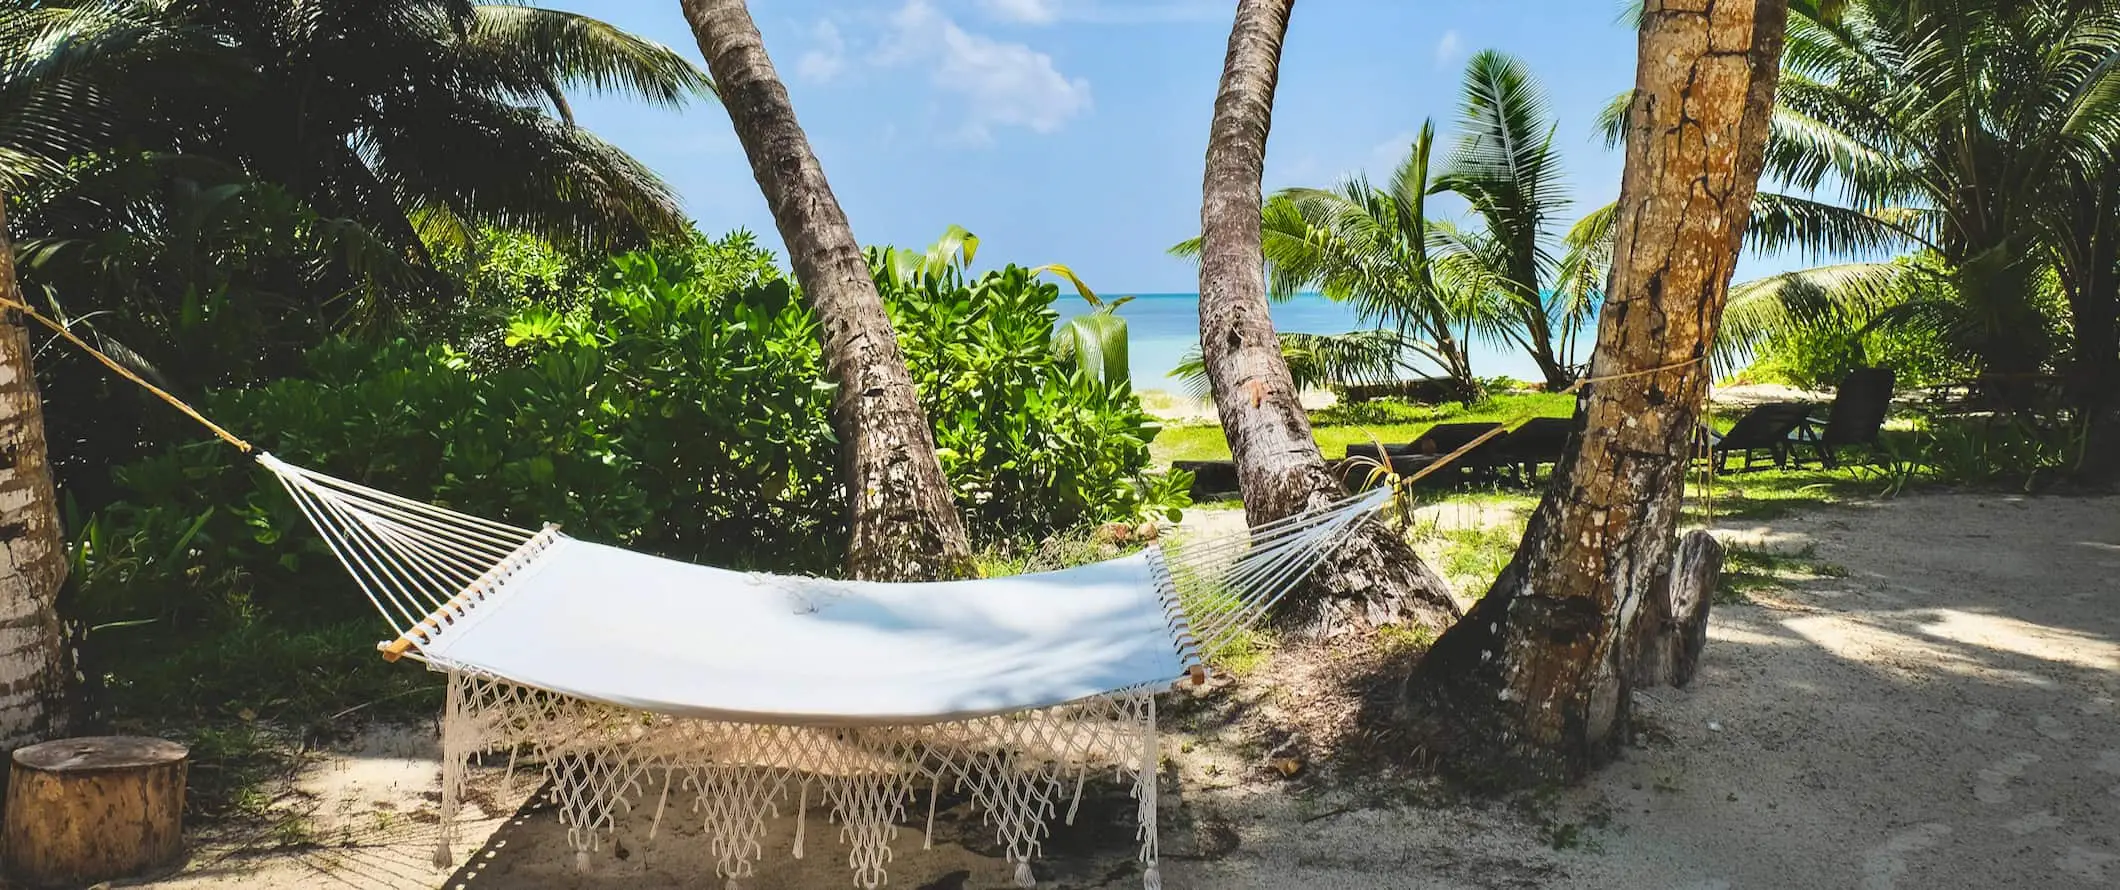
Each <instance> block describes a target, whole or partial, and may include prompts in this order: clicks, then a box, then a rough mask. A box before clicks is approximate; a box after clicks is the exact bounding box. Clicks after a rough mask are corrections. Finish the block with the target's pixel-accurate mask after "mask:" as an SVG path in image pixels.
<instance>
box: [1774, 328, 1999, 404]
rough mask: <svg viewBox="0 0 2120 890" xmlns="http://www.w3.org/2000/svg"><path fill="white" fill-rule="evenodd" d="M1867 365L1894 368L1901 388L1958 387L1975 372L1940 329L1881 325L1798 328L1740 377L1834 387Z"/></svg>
mask: <svg viewBox="0 0 2120 890" xmlns="http://www.w3.org/2000/svg"><path fill="white" fill-rule="evenodd" d="M1862 367H1879V368H1890V369H1892V371H1893V373H1894V374H1895V375H1896V377H1897V384H1898V385H1899V386H1900V387H1915V386H1932V385H1936V384H1942V383H1956V382H1960V381H1964V380H1967V379H1970V378H1971V377H1972V376H1973V374H1974V372H1973V369H1972V368H1971V367H1970V366H1968V365H1966V364H1965V363H1963V362H1960V361H1957V360H1955V359H1953V358H1952V357H1951V354H1950V351H1949V349H1948V348H1947V347H1946V345H1945V344H1944V343H1943V342H1942V339H1941V338H1940V337H1939V336H1938V335H1937V334H1936V333H1935V332H1934V331H1930V330H1925V329H1917V328H1908V327H1880V328H1877V329H1873V330H1870V331H1867V332H1858V331H1854V330H1849V329H1845V328H1842V329H1834V328H1822V327H1820V328H1798V329H1795V330H1792V331H1789V332H1786V333H1783V334H1780V335H1778V336H1776V337H1774V338H1773V339H1771V340H1769V341H1768V342H1767V344H1766V346H1765V347H1764V348H1763V349H1761V351H1760V353H1759V356H1758V357H1757V359H1756V360H1755V361H1753V363H1752V366H1751V367H1749V368H1746V369H1745V370H1744V372H1743V373H1741V374H1740V375H1739V377H1740V378H1741V379H1743V380H1745V381H1747V382H1759V383H1785V384H1788V385H1790V386H1795V387H1801V388H1803V389H1828V388H1831V387H1835V386H1839V385H1840V381H1841V379H1842V378H1844V377H1846V376H1847V375H1848V373H1849V372H1850V371H1853V370H1855V369H1857V368H1862Z"/></svg>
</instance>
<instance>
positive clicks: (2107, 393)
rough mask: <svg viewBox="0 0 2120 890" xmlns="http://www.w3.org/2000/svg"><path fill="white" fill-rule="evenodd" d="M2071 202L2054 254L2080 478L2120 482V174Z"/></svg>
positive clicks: (2108, 175)
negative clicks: (2070, 351) (2079, 427)
mask: <svg viewBox="0 0 2120 890" xmlns="http://www.w3.org/2000/svg"><path fill="white" fill-rule="evenodd" d="M2072 197H2073V199H2074V200H2071V201H2069V202H2067V204H2066V205H2065V207H2066V209H2067V210H2068V211H2069V212H2068V214H2067V215H2065V216H2063V217H2062V221H2063V225H2062V226H2060V231H2061V232H2062V233H2063V237H2062V239H2061V241H2060V244H2059V245H2058V246H2059V248H2060V249H2059V250H2057V251H2056V255H2057V256H2058V257H2059V259H2060V262H2059V263H2058V266H2059V269H2060V273H2061V285H2062V290H2063V291H2064V292H2066V293H2067V294H2068V303H2069V321H2070V325H2071V327H2073V328H2074V333H2075V339H2076V343H2075V351H2074V355H2073V356H2071V361H2070V362H2069V368H2068V373H2067V375H2066V379H2065V383H2066V386H2067V396H2068V399H2069V405H2070V407H2072V408H2073V409H2075V412H2076V414H2077V416H2078V417H2080V418H2081V419H2082V422H2083V424H2084V440H2083V442H2082V443H2081V444H2082V446H2083V453H2082V460H2081V462H2080V463H2079V465H2078V466H2077V467H2076V471H2075V476H2076V479H2077V481H2079V482H2082V483H2085V484H2088V485H2091V486H2094V487H2098V486H2110V485H2112V484H2113V483H2114V482H2115V481H2120V173H2115V172H2112V171H2106V172H2104V173H2103V175H2101V176H2099V177H2097V178H2095V179H2093V180H2091V181H2089V182H2085V183H2082V184H2080V185H2079V186H2078V188H2077V190H2076V191H2075V193H2074V195H2073V196H2072Z"/></svg>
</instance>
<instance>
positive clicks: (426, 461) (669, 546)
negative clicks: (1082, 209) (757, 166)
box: [69, 234, 1186, 685]
mask: <svg viewBox="0 0 2120 890" xmlns="http://www.w3.org/2000/svg"><path fill="white" fill-rule="evenodd" d="M887 293H888V295H889V297H890V303H891V310H892V313H893V317H894V321H895V323H896V326H897V330H898V333H899V337H900V340H901V342H903V343H904V344H905V351H906V354H907V356H908V361H909V364H910V365H911V367H912V369H913V372H914V375H915V379H916V381H917V382H918V384H919V387H920V390H921V398H922V401H923V404H924V406H925V407H926V409H927V410H928V412H929V414H930V416H931V417H932V418H933V419H934V421H935V425H936V437H937V440H938V442H939V443H940V446H941V448H942V449H943V460H944V464H945V469H946V470H947V471H948V473H949V477H950V481H951V483H952V485H953V486H954V487H955V489H956V492H955V493H956V495H957V499H958V503H959V505H960V506H961V507H962V509H963V510H964V511H965V513H966V515H967V518H968V519H969V520H970V524H971V527H972V528H973V529H974V533H975V535H977V536H978V537H979V538H980V539H981V543H983V544H986V545H987V546H989V547H992V546H996V545H997V544H1005V543H1006V542H1010V541H1020V540H1035V539H1038V538H1042V537H1045V536H1046V535H1047V534H1049V533H1051V532H1052V531H1054V530H1057V529H1062V528H1066V527H1070V526H1079V525H1085V524H1089V523H1095V522H1100V521H1105V520H1112V519H1133V518H1135V517H1136V516H1138V515H1140V514H1141V513H1143V512H1145V511H1157V512H1165V511H1171V510H1174V509H1175V508H1177V507H1179V506H1182V505H1183V504H1184V503H1185V502H1186V501H1185V493H1184V492H1185V484H1184V480H1183V479H1182V478H1175V479H1174V478H1170V477H1150V476H1147V475H1145V474H1144V473H1143V469H1144V468H1145V467H1146V465H1147V463H1148V442H1149V440H1150V439H1151V438H1153V437H1154V435H1155V432H1156V430H1157V427H1156V426H1155V424H1154V423H1153V422H1152V421H1151V420H1150V419H1149V417H1148V416H1147V415H1146V414H1144V413H1143V412H1142V411H1141V408H1140V405H1139V402H1138V401H1137V400H1136V399H1135V398H1134V395H1133V393H1132V391H1131V389H1130V388H1128V386H1127V384H1126V383H1124V382H1123V381H1119V382H1114V383H1110V384H1106V383H1101V382H1098V381H1095V380H1093V379H1091V378H1090V377H1088V376H1087V375H1084V374H1081V373H1078V372H1077V371H1076V370H1075V369H1074V368H1072V367H1071V366H1068V365H1066V364H1064V363H1062V362H1060V361H1058V360H1056V359H1055V358H1054V357H1053V356H1052V354H1051V351H1050V347H1049V343H1050V341H1051V338H1052V327H1053V320H1054V318H1055V315H1056V313H1055V312H1054V311H1053V310H1052V308H1051V305H1050V304H1051V302H1052V300H1053V298H1054V297H1055V296H1056V289H1055V288H1053V287H1052V286H1050V285H1043V284H1039V283H1038V282H1036V281H1035V280H1034V279H1033V278H1032V276H1031V275H1030V274H1029V273H1028V272H1027V271H1025V270H1023V269H1019V268H1016V267H1009V268H1007V269H1004V270H1001V271H998V272H993V273H989V274H987V275H985V276H982V277H980V278H978V279H977V280H975V281H972V282H970V283H968V284H962V283H958V282H956V281H955V280H954V279H951V280H948V281H933V282H929V283H927V284H925V285H923V286H921V287H920V288H917V289H914V290H907V289H904V288H897V287H891V288H887ZM566 305H567V306H568V308H565V309H555V308H547V307H544V306H530V307H529V308H526V309H523V310H522V311H520V312H519V313H518V314H517V315H516V316H515V317H514V318H513V319H512V320H510V321H509V322H508V323H507V324H506V326H505V329H504V330H503V331H499V332H494V333H488V334H482V335H481V336H482V337H484V338H486V339H487V340H497V341H498V343H499V346H498V347H497V348H494V349H491V350H485V351H482V354H480V355H478V356H477V357H475V358H474V357H473V356H472V355H470V354H469V353H467V352H466V351H464V350H462V349H460V348H458V347H455V346H450V345H425V346H422V345H414V344H410V343H405V342H382V343H365V342H354V341H334V342H331V343H329V344H327V345H325V346H323V347H320V348H318V349H315V350H312V351H311V353H310V354H309V356H308V361H309V369H308V372H307V373H306V374H305V375H303V376H301V377H298V378H287V379H281V380H277V381H274V382H272V383H270V384H267V385H264V386H260V387H254V388H248V389H235V390H226V391H213V392H209V393H208V394H206V396H205V397H204V399H203V400H202V402H203V403H202V407H203V408H204V409H205V410H206V413H208V414H209V415H211V416H215V417H217V418H220V419H221V420H223V421H224V422H226V423H229V424H230V425H231V426H233V427H235V428H236V429H238V430H240V431H242V432H243V433H244V434H245V435H246V436H248V437H249V438H251V439H252V441H254V442H256V443H257V444H259V445H260V446H262V447H264V448H266V449H268V450H271V451H273V452H275V453H277V454H279V455H281V456H282V457H284V458H286V459H288V460H290V461H293V462H297V463H300V464H303V465H305V466H310V467H313V468H316V469H318V470H320V471H323V472H326V473H329V474H332V475H335V476H340V477H343V478H346V479H350V480H354V481H357V482H360V483H362V484H366V485H371V486H375V487H378V488H382V489H385V490H389V491H392V492H396V493H399V494H403V495H406V496H408V497H413V498H416V499H419V500H423V501H432V502H434V503H438V504H441V505H444V506H447V507H450V508H453V509H457V510H461V511H464V512H467V513H473V514H477V515H481V516H487V517H491V518H494V519H499V520H502V521H507V522H511V523H514V524H517V525H522V526H527V527H535V526H536V525H537V524H538V523H540V522H543V521H546V520H554V521H562V522H564V523H565V524H566V526H567V529H568V531H569V532H570V533H572V534H574V535H577V536H579V537H583V538H588V539H593V540H599V541H605V542H610V543H614V544H619V545H622V546H627V547H631V548H635V549H639V550H644V551H648V552H652V553H658V554H662V555H666V556H670V557H673V558H678V559H685V560H692V561H698V562H705V563H711V564H715V565H724V566H732V567H739V568H751V569H762V570H775V571H804V572H830V571H832V570H833V569H834V568H836V567H837V565H838V564H839V561H840V559H841V555H842V553H843V550H844V545H845V541H846V529H845V521H844V518H843V517H844V512H845V499H844V495H843V492H842V490H841V489H842V483H841V479H840V473H839V455H838V446H837V444H836V442H835V440H834V436H833V434H832V429H831V425H830V422H829V411H830V405H831V399H832V395H833V388H832V386H831V385H830V384H828V383H826V382H825V381H824V378H823V373H822V366H821V351H820V349H819V348H818V345H817V333H816V323H815V321H814V319H813V318H812V316H811V314H810V313H809V311H808V310H807V309H806V308H805V307H804V306H803V305H802V303H801V301H800V300H799V299H798V298H797V295H796V293H795V292H794V289H793V288H792V287H791V286H790V284H789V283H788V282H787V281H786V280H785V279H783V278H782V276H781V274H780V273H779V272H778V271H777V269H776V268H775V266H774V265H773V263H772V259H771V257H770V255H768V254H766V253H765V252H763V251H761V250H759V249H758V248H757V247H756V246H755V244H753V242H752V241H751V239H750V238H749V236H747V235H741V234H739V235H736V236H731V237H730V238H728V239H724V240H722V241H720V242H713V243H707V242H700V243H698V244H695V245H693V246H692V247H691V248H690V249H683V250H661V251H654V252H642V253H633V254H628V255H625V256H621V257H618V258H616V259H614V260H613V261H612V262H611V263H610V264H609V267H608V268H607V269H606V270H605V271H604V272H603V273H602V276H601V280H600V281H599V283H598V285H597V286H596V287H594V288H592V289H590V290H588V291H587V292H585V293H583V294H581V295H580V298H579V299H577V300H574V301H571V302H569V303H567V304H566ZM112 475H113V478H114V481H115V483H116V485H117V486H118V487H119V489H120V490H121V491H122V492H123V493H124V495H123V497H122V498H121V499H119V500H118V501H116V502H114V503H110V504H108V505H106V506H104V507H102V508H101V509H99V510H97V511H96V512H95V513H94V514H93V515H92V516H86V517H75V520H76V521H75V522H73V523H71V524H70V527H74V528H78V529H81V531H80V533H79V534H77V536H76V540H75V542H74V558H75V584H74V587H73V589H72V591H71V592H70V594H69V595H70V597H71V601H70V607H69V608H70V611H71V612H72V614H73V616H74V617H75V618H77V619H78V620H80V621H82V622H83V623H85V624H88V625H91V626H97V627H102V628H103V629H102V630H97V631H94V632H92V634H91V643H92V648H99V647H102V646H104V645H105V644H109V645H115V644H117V643H119V642H127V641H131V642H139V641H146V640H166V639H172V638H175V637H190V638H204V637H206V636H210V635H213V634H217V633H222V632H227V631H230V630H233V629H242V628H252V627H262V626H273V627H279V628H285V629H290V630H294V631H308V630H312V629H317V628H324V627H335V626H339V625H340V624H342V623H344V622H347V621H353V620H358V619H360V618H361V617H363V616H364V615H365V614H366V612H367V608H368V606H367V604H366V602H365V600H364V599H363V598H362V597H361V596H359V595H358V594H357V593H356V592H354V590H353V588H352V585H351V583H350V582H349V581H348V580H347V579H346V578H345V576H344V573H343V572H342V571H341V570H340V568H339V566H338V565H337V564H336V562H335V559H334V558H333V557H332V556H331V555H330V553H329V551H328V550H326V549H325V547H324V546H323V544H322V543H321V541H319V540H318V539H317V537H316V536H315V535H314V533H312V532H311V531H310V530H309V529H308V528H307V527H306V524H305V523H303V522H302V520H301V517H300V516H299V514H298V512H297V511H296V509H295V507H294V505H293V503H292V502H291V501H290V500H289V499H288V498H287V497H286V496H285V494H284V493H283V492H282V491H280V490H279V487H278V486H277V485H276V484H275V483H274V482H273V481H272V480H271V477H270V476H269V475H267V474H266V473H264V472H263V471H261V470H257V469H255V468H253V467H250V466H249V465H248V463H247V462H246V461H244V460H243V459H242V458H240V457H239V456H237V455H234V454H233V453H232V452H230V451H229V450H228V449H226V448H225V447H221V446H219V445H218V444H212V445H208V444H193V445H186V446H181V447H175V448H170V449H167V450H166V451H164V452H163V453H161V454H157V455H155V456H153V457H150V458H147V459H144V460H140V461H136V462H134V463H131V464H128V465H125V466H122V467H119V468H117V469H116V470H114V471H113V474H112ZM140 622H146V623H144V624H143V623H140ZM128 644H130V643H128ZM147 648H154V647H153V646H148V647H147ZM134 685H137V684H134Z"/></svg>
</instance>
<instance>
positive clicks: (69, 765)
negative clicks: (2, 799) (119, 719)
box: [4, 736, 190, 887]
mask: <svg viewBox="0 0 2120 890" xmlns="http://www.w3.org/2000/svg"><path fill="white" fill-rule="evenodd" d="M189 754H190V752H189V751H186V750H185V748H184V746H183V745H179V744H177V743H175V742H168V741H163V740H161V739H148V738H134V737H130V736H99V737H92V738H79V739H60V740H58V741H55V742H45V743H43V744H41V745H31V746H29V747H26V748H20V749H17V750H16V751H15V756H14V763H13V766H12V768H11V769H10V771H9V773H8V783H7V814H6V827H5V842H6V850H5V854H4V858H5V864H6V866H7V874H8V876H9V877H10V878H12V879H13V880H15V881H16V882H18V883H20V884H25V885H28V886H32V887H82V886H86V885H89V884H94V883H96V882H99V881H108V880H112V879H115V878H124V877H130V876H133V875H138V874H141V873H142V872H145V871H148V870H149V869H154V868H157V867H159V866H166V865H171V864H173V863H175V862H176V861H177V859H178V858H179V857H180V856H182V855H183V853H184V779H185V768H186V759H185V758H186V757H187V756H188V755H189Z"/></svg>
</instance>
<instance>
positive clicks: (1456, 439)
mask: <svg viewBox="0 0 2120 890" xmlns="http://www.w3.org/2000/svg"><path fill="white" fill-rule="evenodd" d="M1501 428H1502V425H1501V424H1499V423H1439V424H1436V425H1435V426H1432V427H1429V428H1428V430H1427V431H1426V432H1423V433H1422V434H1421V437H1420V438H1419V439H1415V440H1414V441H1411V442H1407V443H1405V444H1403V445H1385V446H1383V451H1381V452H1379V451H1378V450H1377V446H1376V444H1375V443H1370V442H1358V443H1355V444H1353V445H1349V446H1347V456H1346V458H1345V459H1344V460H1342V461H1341V463H1340V477H1341V480H1342V481H1344V482H1345V483H1346V484H1347V486H1348V487H1349V488H1363V487H1366V486H1367V481H1366V480H1367V479H1368V472H1369V470H1370V469H1371V468H1373V467H1374V466H1376V465H1378V464H1382V463H1385V462H1386V461H1387V460H1388V461H1389V462H1390V464H1391V471H1392V472H1394V473H1397V474H1399V475H1401V476H1410V475H1412V474H1414V473H1418V472H1420V471H1421V470H1422V469H1423V468H1425V467H1427V466H1428V465H1429V464H1432V463H1435V462H1436V461H1439V460H1442V459H1443V457H1444V456H1445V455H1448V454H1451V453H1453V452H1456V451H1457V450H1458V449H1460V448H1463V447H1465V446H1466V445H1467V444H1470V443H1471V442H1472V441H1473V440H1475V439H1478V438H1479V437H1480V436H1483V435H1485V434H1486V433H1487V432H1488V431H1490V430H1497V429H1501ZM1508 437H1509V436H1508V434H1507V433H1503V434H1502V435H1499V436H1495V437H1494V438H1491V439H1488V440H1486V441H1484V442H1481V443H1480V444H1479V445H1478V446H1476V447H1474V448H1473V449H1472V450H1471V451H1468V452H1466V453H1464V454H1460V455H1458V456H1457V457H1455V458H1452V459H1451V461H1450V463H1449V464H1448V465H1446V466H1445V467H1444V468H1443V469H1444V470H1445V471H1446V472H1453V473H1454V474H1455V475H1464V474H1459V473H1456V472H1455V471H1460V470H1462V471H1466V473H1471V472H1479V471H1491V470H1493V469H1494V468H1495V467H1497V466H1500V465H1502V464H1503V463H1504V462H1503V461H1501V460H1499V459H1498V458H1499V456H1500V454H1501V448H1502V442H1503V441H1504V440H1506V439H1507V438H1508Z"/></svg>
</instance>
